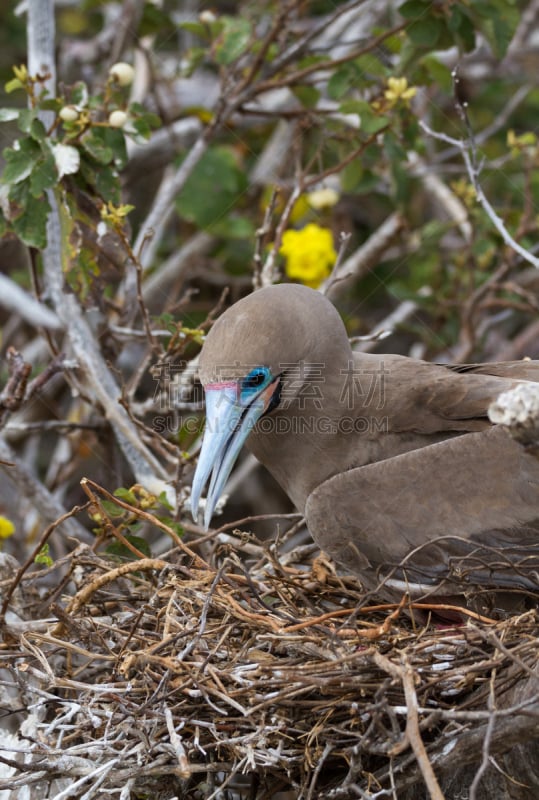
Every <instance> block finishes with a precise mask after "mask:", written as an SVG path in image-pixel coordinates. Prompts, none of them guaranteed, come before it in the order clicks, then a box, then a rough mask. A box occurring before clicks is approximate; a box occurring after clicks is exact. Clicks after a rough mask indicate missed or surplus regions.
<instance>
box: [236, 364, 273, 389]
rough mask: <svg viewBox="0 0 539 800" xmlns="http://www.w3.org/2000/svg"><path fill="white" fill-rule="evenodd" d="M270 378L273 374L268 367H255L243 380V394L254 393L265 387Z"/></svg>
mask: <svg viewBox="0 0 539 800" xmlns="http://www.w3.org/2000/svg"><path fill="white" fill-rule="evenodd" d="M270 377H271V373H270V371H269V369H268V368H267V367H255V368H254V369H252V370H251V372H249V374H248V375H246V376H245V378H244V379H243V380H242V382H241V390H242V392H250V391H251V392H252V391H253V390H254V389H258V388H259V387H260V386H263V385H264V384H265V383H266V381H267V380H268V378H270Z"/></svg>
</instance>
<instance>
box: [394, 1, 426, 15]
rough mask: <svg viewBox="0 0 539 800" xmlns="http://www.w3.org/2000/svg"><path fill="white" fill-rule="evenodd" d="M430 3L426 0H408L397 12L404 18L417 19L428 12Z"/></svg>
mask: <svg viewBox="0 0 539 800" xmlns="http://www.w3.org/2000/svg"><path fill="white" fill-rule="evenodd" d="M430 5H431V3H430V2H428V1H427V0H408V2H407V3H403V4H402V6H400V7H399V14H400V15H401V17H404V19H417V18H419V17H422V16H423V15H424V14H427V13H428V11H429V6H430Z"/></svg>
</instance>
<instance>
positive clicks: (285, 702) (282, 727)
mask: <svg viewBox="0 0 539 800" xmlns="http://www.w3.org/2000/svg"><path fill="white" fill-rule="evenodd" d="M289 563H290V562H289ZM215 564H216V566H214V565H213V564H210V563H206V562H205V561H203V560H202V558H200V557H199V556H195V555H194V554H193V553H192V551H190V550H189V549H188V548H186V547H185V548H182V547H179V548H178V549H176V550H175V551H173V553H172V554H170V555H169V557H167V560H166V561H165V560H160V559H149V558H147V559H141V560H139V561H133V562H130V563H127V564H119V563H118V562H117V561H116V562H113V561H110V560H106V559H103V558H101V557H99V556H97V555H96V554H95V553H94V552H93V551H92V550H90V549H89V548H87V547H85V546H79V547H78V548H77V549H76V550H75V551H74V552H73V554H72V555H71V556H70V557H69V558H68V559H67V561H66V562H64V563H63V564H62V565H61V568H62V571H63V573H64V574H66V575H68V576H69V577H70V580H69V582H65V584H64V586H63V600H62V602H61V603H60V599H59V598H58V601H57V603H56V604H55V605H53V606H52V608H53V611H54V613H55V615H56V617H55V619H54V620H49V621H47V620H41V621H40V620H39V615H40V614H42V613H43V612H42V611H41V612H40V611H39V610H38V609H39V608H41V609H43V607H44V604H43V601H42V600H41V601H40V602H39V603H38V594H39V590H40V589H41V594H43V592H44V591H45V587H48V588H47V593H48V595H49V602H48V603H46V604H45V605H46V606H48V611H47V613H48V614H50V607H51V606H50V594H51V590H50V573H49V574H48V573H47V571H42V572H41V573H33V574H32V575H27V576H25V580H24V586H23V587H22V589H18V590H17V593H18V594H20V592H21V591H23V592H24V593H25V594H26V604H28V602H29V601H31V600H32V597H33V598H34V601H33V602H34V603H35V605H34V609H33V612H32V621H31V622H29V621H26V622H21V623H17V622H16V621H13V618H12V617H9V615H8V622H9V623H10V624H9V626H8V631H9V633H8V634H7V635H6V637H5V639H4V644H3V646H2V651H1V653H0V658H1V661H2V666H3V673H2V674H3V695H4V701H3V706H4V708H5V709H8V708H9V709H11V711H13V712H17V713H16V714H15V715H14V717H13V719H17V720H18V723H19V724H20V726H21V727H20V731H21V739H20V741H19V744H18V745H17V746H16V747H13V752H12V753H11V754H8V755H7V756H6V753H5V752H0V757H1V758H0V760H3V761H4V762H6V763H8V764H10V763H12V764H14V765H15V766H16V770H15V772H14V774H13V776H12V777H11V778H9V779H8V780H5V781H4V783H2V784H0V789H2V788H12V789H14V790H15V794H14V795H13V797H18V796H19V795H18V794H17V792H20V791H21V790H22V787H28V789H29V794H28V795H27V796H28V797H29V798H40V800H43V798H45V797H46V798H56V800H62V798H68V797H76V798H85V799H86V798H88V800H89V799H90V798H105V797H117V798H122V800H127V798H146V797H152V798H168V800H170V798H173V797H176V798H206V800H209V799H210V798H218V797H219V798H225V797H230V798H258V799H259V800H261V799H262V798H271V797H275V796H276V795H277V794H278V793H279V792H283V793H284V794H282V795H280V796H281V797H301V798H306V800H312V799H313V798H345V797H385V796H388V797H398V798H400V797H401V796H403V795H402V792H404V791H405V790H406V788H407V787H411V786H413V785H414V784H417V783H421V784H424V785H426V786H427V787H428V792H429V793H430V795H431V796H432V797H443V795H442V794H441V792H440V789H439V785H438V779H437V777H436V776H438V777H439V776H440V775H443V773H444V771H445V770H448V769H454V768H455V767H454V764H455V763H458V764H459V765H463V764H465V763H476V764H481V763H482V761H483V762H484V761H485V758H487V757H490V755H492V754H496V753H499V752H501V751H503V750H504V749H507V747H508V746H509V745H508V741H509V734H510V735H511V737H513V739H514V740H515V741H523V740H525V739H526V738H529V736H530V735H531V734H532V732H535V733H537V728H538V724H539V722H538V720H539V710H538V702H537V697H536V696H535V697H534V696H530V697H529V698H528V699H527V700H524V701H521V702H519V703H517V704H516V705H515V703H514V702H513V701H512V700H511V698H512V696H513V695H512V689H513V687H514V686H515V685H516V684H517V683H518V682H521V683H522V682H524V681H526V680H527V679H528V678H529V677H530V676H531V675H532V674H533V668H534V665H535V663H536V659H537V652H538V642H539V623H538V619H537V615H536V612H535V611H528V612H527V613H524V614H520V615H518V616H512V617H509V618H506V619H504V620H498V621H491V622H489V621H487V620H485V619H480V618H478V617H477V616H474V615H470V616H469V617H468V618H467V621H466V623H465V624H464V625H460V626H459V627H454V628H441V627H436V626H435V625H433V624H431V623H430V622H429V620H428V619H427V620H426V621H425V622H424V623H423V624H418V623H417V622H416V623H415V624H414V622H413V621H412V620H411V619H410V616H409V614H408V613H405V608H404V607H400V608H398V607H395V606H389V605H378V606H375V605H372V604H371V605H369V606H365V605H364V602H365V597H364V595H363V594H362V591H361V587H360V585H359V584H358V582H357V581H355V580H354V579H353V578H343V577H339V576H337V575H335V574H334V572H333V571H332V570H331V568H330V567H329V566H327V565H326V564H325V562H324V561H323V560H322V559H319V560H318V561H316V562H315V563H314V565H312V564H311V566H310V568H299V567H296V566H287V565H285V564H284V562H283V563H280V562H279V561H278V560H277V558H276V556H275V553H274V552H273V551H271V552H269V551H268V552H266V553H265V556H264V557H263V558H262V559H260V560H259V562H258V564H257V566H256V567H255V568H253V569H252V570H250V571H249V573H247V571H246V569H245V566H244V565H243V563H242V561H241V560H240V559H239V558H238V557H237V556H235V555H234V554H233V553H231V552H230V551H227V553H226V554H225V555H224V556H223V554H221V557H218V556H217V557H216V558H215ZM56 568H58V565H57V567H56ZM15 599H16V600H17V598H15ZM23 599H24V598H21V597H20V596H19V598H18V601H17V602H19V603H20V602H22V600H23ZM27 608H28V605H27ZM423 613H425V610H423ZM26 616H27V619H28V614H27V615H26ZM511 702H513V706H512V707H511ZM485 737H486V739H485ZM485 741H487V745H488V751H486V750H485V744H484V743H485ZM16 751H19V754H17V752H16ZM485 752H486V755H485ZM21 753H24V762H25V763H24V765H22V764H21V761H22V758H23V756H22V755H21ZM455 759H457V760H458V761H457V762H455ZM451 765H453V766H451ZM287 792H288V794H286V793H287ZM437 792H440V794H437ZM20 796H22V795H20Z"/></svg>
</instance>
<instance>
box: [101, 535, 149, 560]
mask: <svg viewBox="0 0 539 800" xmlns="http://www.w3.org/2000/svg"><path fill="white" fill-rule="evenodd" d="M124 536H125V538H126V539H127V541H128V542H129V544H132V545H133V547H136V548H137V550H140V552H141V553H144V555H145V556H147V557H148V558H149V557H151V555H152V551H151V550H150V545H149V544H148V542H147V541H146V539H142V537H140V536H134V535H133V534H132V533H126V534H124ZM105 552H106V553H108V554H109V555H112V556H118V557H119V558H124V559H127V560H128V561H134V560H135V558H136V556H135V554H134V553H132V552H131V550H130V549H129V548H128V547H126V546H125V544H122V542H118V541H114V542H112V543H111V544H109V546H108V547H107V548H106V550H105Z"/></svg>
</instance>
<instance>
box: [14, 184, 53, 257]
mask: <svg viewBox="0 0 539 800" xmlns="http://www.w3.org/2000/svg"><path fill="white" fill-rule="evenodd" d="M49 211H50V205H49V201H48V200H47V198H46V197H45V196H44V197H41V198H39V199H37V198H35V197H32V195H28V198H27V201H26V208H25V209H24V211H23V213H22V214H21V215H20V216H19V217H17V218H16V219H14V220H13V230H14V231H15V233H16V234H17V236H18V237H19V239H20V240H21V241H22V242H24V244H26V245H28V247H36V248H37V249H38V250H43V249H44V248H45V247H46V246H47V218H48V216H49Z"/></svg>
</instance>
